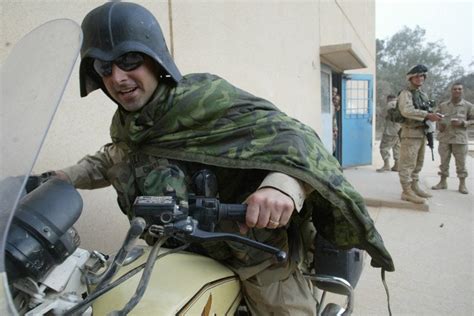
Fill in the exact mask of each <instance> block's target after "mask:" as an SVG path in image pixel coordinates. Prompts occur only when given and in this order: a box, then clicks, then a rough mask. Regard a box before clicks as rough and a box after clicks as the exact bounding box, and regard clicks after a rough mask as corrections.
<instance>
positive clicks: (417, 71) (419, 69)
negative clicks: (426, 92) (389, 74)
mask: <svg viewBox="0 0 474 316" xmlns="http://www.w3.org/2000/svg"><path fill="white" fill-rule="evenodd" d="M427 72H428V67H426V66H425V65H423V64H418V65H416V66H413V67H411V68H410V70H408V72H407V80H408V81H410V79H411V78H412V77H414V76H417V75H423V76H425V79H426V73H427Z"/></svg>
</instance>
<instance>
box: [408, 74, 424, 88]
mask: <svg viewBox="0 0 474 316" xmlns="http://www.w3.org/2000/svg"><path fill="white" fill-rule="evenodd" d="M410 82H411V83H412V84H413V85H414V86H415V87H417V88H418V87H421V86H422V85H423V83H425V75H421V74H418V75H415V76H413V77H411V78H410Z"/></svg>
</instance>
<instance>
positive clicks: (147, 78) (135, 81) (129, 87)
mask: <svg viewBox="0 0 474 316" xmlns="http://www.w3.org/2000/svg"><path fill="white" fill-rule="evenodd" d="M154 70H155V65H154V63H153V60H152V59H151V58H149V57H148V56H145V59H144V63H143V64H142V65H140V66H139V67H137V68H135V69H133V70H130V71H125V70H122V69H121V68H119V67H118V66H117V65H116V64H112V72H111V74H110V75H108V76H103V77H102V81H103V82H104V85H105V88H106V89H107V91H108V92H109V94H110V96H111V97H112V98H113V99H114V100H115V101H116V102H117V103H119V104H120V105H121V106H122V107H123V108H124V109H125V110H127V111H129V112H135V111H138V110H140V109H141V108H142V107H143V106H144V105H145V104H147V103H148V100H149V99H150V97H151V95H152V94H153V92H154V91H155V90H156V88H157V86H158V79H157V77H156V75H155V71H154Z"/></svg>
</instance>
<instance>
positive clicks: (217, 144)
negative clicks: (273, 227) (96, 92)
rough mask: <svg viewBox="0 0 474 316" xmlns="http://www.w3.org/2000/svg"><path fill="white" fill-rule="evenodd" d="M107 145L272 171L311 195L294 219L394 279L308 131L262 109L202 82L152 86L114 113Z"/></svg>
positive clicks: (363, 216) (369, 227)
mask: <svg viewBox="0 0 474 316" xmlns="http://www.w3.org/2000/svg"><path fill="white" fill-rule="evenodd" d="M111 136H112V140H113V142H114V143H117V144H119V145H121V146H125V148H126V149H128V150H132V151H138V150H139V151H142V152H145V153H148V154H151V155H154V156H158V157H162V158H168V159H175V160H183V161H191V162H198V163H203V164H208V165H214V166H220V167H227V168H240V169H263V170H271V171H278V172H282V173H285V174H288V175H290V176H292V177H294V178H297V179H300V180H302V181H304V182H306V183H308V184H309V185H311V186H312V187H313V188H314V189H315V190H314V191H313V192H312V193H311V194H310V196H309V197H308V198H307V199H306V201H305V204H304V207H303V210H302V211H301V213H300V214H308V212H309V213H310V214H312V216H313V222H314V223H315V225H316V228H317V230H318V231H319V232H320V233H321V234H322V235H323V236H324V237H325V238H326V239H328V240H330V241H331V242H332V243H333V244H335V245H336V246H338V247H340V248H353V247H357V248H361V249H365V250H366V251H367V252H368V253H369V254H370V255H371V257H372V259H373V260H372V265H373V266H376V267H382V268H384V269H385V270H387V271H394V265H393V261H392V258H391V257H390V254H389V253H388V251H387V250H386V249H385V246H384V244H383V240H382V238H381V236H380V235H379V233H378V232H377V230H376V229H375V227H374V223H373V221H372V219H371V218H370V216H369V214H368V212H367V209H366V207H365V204H364V201H363V198H362V197H361V196H360V194H359V193H358V192H356V191H355V190H354V188H353V187H352V186H351V185H350V184H349V183H348V182H347V180H346V179H345V178H344V176H343V174H342V170H341V167H340V165H339V163H338V161H337V160H336V159H335V158H334V157H333V156H332V155H331V154H330V153H329V152H328V151H327V150H326V149H325V148H324V147H323V144H322V143H321V141H320V139H319V137H318V135H317V134H316V133H315V131H314V130H312V129H311V128H309V127H308V126H306V125H304V124H302V123H301V122H299V121H297V120H295V119H293V118H291V117H289V116H287V115H286V114H284V113H282V112H281V111H279V110H278V109H277V108H276V107H275V106H274V105H273V104H271V103H270V102H268V101H266V100H264V99H261V98H258V97H255V96H253V95H251V94H249V93H247V92H245V91H243V90H240V89H238V88H236V87H234V86H232V85H231V84H229V83H228V82H227V81H225V80H224V79H222V78H219V77H217V76H214V75H210V74H191V75H187V76H185V77H184V78H183V79H182V80H181V81H180V82H179V83H178V85H177V86H175V87H171V86H168V85H165V84H161V85H159V87H158V88H157V91H155V93H154V95H153V96H152V100H151V101H150V102H149V103H148V104H147V105H145V106H144V107H143V108H142V110H141V111H140V112H134V113H128V112H125V111H123V110H121V109H120V108H119V110H117V112H116V114H115V115H114V118H113V121H112V125H111Z"/></svg>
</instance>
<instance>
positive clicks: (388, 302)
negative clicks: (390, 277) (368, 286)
mask: <svg viewBox="0 0 474 316" xmlns="http://www.w3.org/2000/svg"><path fill="white" fill-rule="evenodd" d="M381 276H382V283H383V287H384V288H385V293H386V294H387V307H388V314H389V315H390V316H392V309H391V308H390V293H389V292H388V286H387V281H386V280H385V269H384V268H382V274H381Z"/></svg>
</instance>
